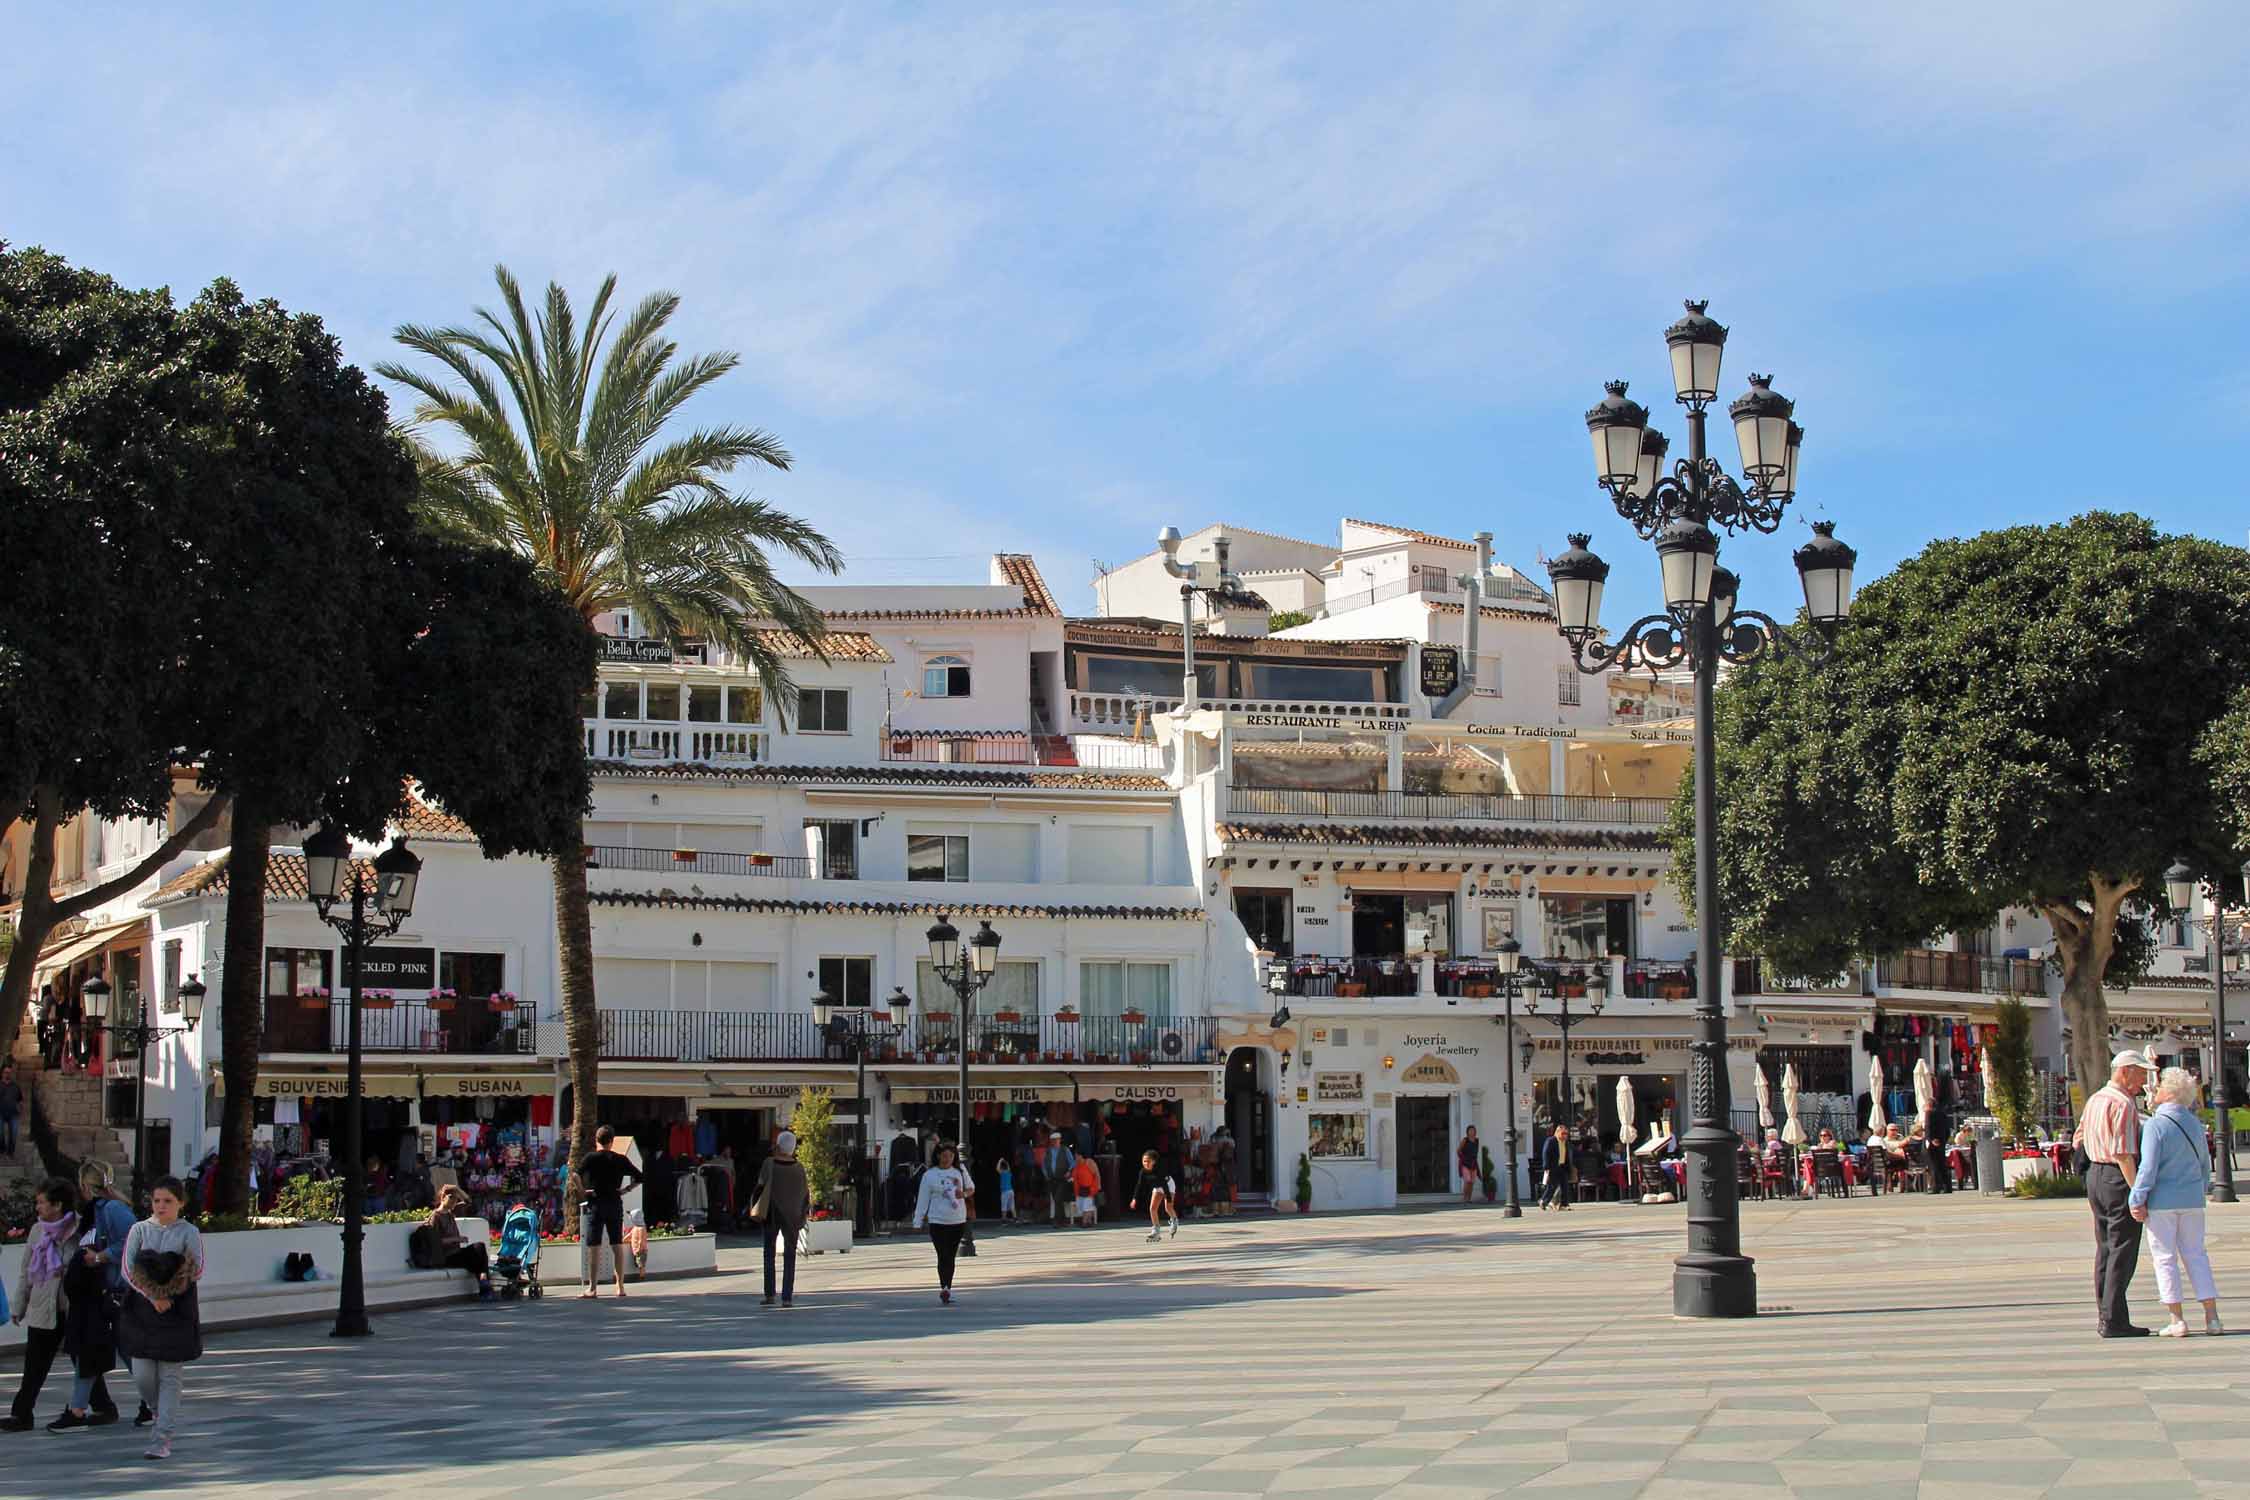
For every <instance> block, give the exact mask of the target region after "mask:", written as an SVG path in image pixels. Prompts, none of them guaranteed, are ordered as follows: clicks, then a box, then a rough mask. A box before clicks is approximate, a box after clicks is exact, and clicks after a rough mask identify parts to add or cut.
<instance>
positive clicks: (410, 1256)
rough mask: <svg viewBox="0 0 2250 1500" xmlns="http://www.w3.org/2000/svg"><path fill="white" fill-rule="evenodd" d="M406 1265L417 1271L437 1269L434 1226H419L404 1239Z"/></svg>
mask: <svg viewBox="0 0 2250 1500" xmlns="http://www.w3.org/2000/svg"><path fill="white" fill-rule="evenodd" d="M406 1263H407V1264H408V1265H410V1266H412V1267H413V1268H414V1269H415V1270H417V1271H434V1270H436V1269H437V1268H438V1238H437V1226H436V1225H434V1224H424V1225H421V1226H419V1227H418V1228H416V1229H415V1231H414V1232H413V1233H412V1234H410V1235H408V1236H407V1237H406Z"/></svg>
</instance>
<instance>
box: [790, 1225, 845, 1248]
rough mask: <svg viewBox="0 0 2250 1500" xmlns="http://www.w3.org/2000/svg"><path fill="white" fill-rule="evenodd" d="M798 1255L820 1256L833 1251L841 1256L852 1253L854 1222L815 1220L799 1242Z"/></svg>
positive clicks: (799, 1238) (807, 1226)
mask: <svg viewBox="0 0 2250 1500" xmlns="http://www.w3.org/2000/svg"><path fill="white" fill-rule="evenodd" d="M797 1250H798V1253H800V1254H803V1255H819V1254H822V1253H823V1252H825V1251H829V1250H833V1251H835V1252H836V1253H837V1254H839V1255H849V1254H851V1253H852V1221H851V1220H849V1219H814V1220H812V1221H811V1222H810V1223H808V1224H806V1225H805V1227H804V1230H803V1232H802V1233H801V1234H800V1235H799V1237H798V1240H797Z"/></svg>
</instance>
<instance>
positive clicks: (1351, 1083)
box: [1312, 1073, 1367, 1104]
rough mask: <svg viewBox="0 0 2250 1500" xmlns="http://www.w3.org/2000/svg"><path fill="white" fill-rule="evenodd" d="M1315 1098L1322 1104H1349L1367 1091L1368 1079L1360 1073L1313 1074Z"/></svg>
mask: <svg viewBox="0 0 2250 1500" xmlns="http://www.w3.org/2000/svg"><path fill="white" fill-rule="evenodd" d="M1312 1081H1313V1098H1314V1100H1315V1101H1316V1102H1317V1103H1321V1104H1348V1103H1350V1102H1351V1101H1353V1100H1355V1099H1358V1098H1361V1097H1363V1096H1364V1095H1365V1094H1366V1092H1367V1080H1366V1076H1365V1075H1364V1074H1360V1073H1315V1074H1313V1079H1312Z"/></svg>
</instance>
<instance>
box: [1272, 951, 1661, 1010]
mask: <svg viewBox="0 0 2250 1500" xmlns="http://www.w3.org/2000/svg"><path fill="white" fill-rule="evenodd" d="M1275 962H1276V963H1278V964H1279V965H1280V966H1281V967H1282V969H1283V972H1284V974H1285V976H1286V977H1285V979H1284V985H1285V988H1284V989H1283V991H1282V993H1283V994H1284V995H1287V996H1291V997H1300V998H1309V999H1322V998H1333V999H1340V1000H1363V999H1364V1000H1401V999H1412V998H1415V997H1417V996H1420V995H1422V994H1424V993H1425V992H1424V991H1423V989H1422V987H1421V984H1422V963H1421V960H1419V959H1410V958H1407V957H1405V956H1403V955H1397V956H1392V957H1383V958H1322V957H1319V956H1317V955H1305V956H1301V957H1297V958H1290V959H1279V960H1276V961H1275ZM1430 968H1431V975H1430V982H1431V984H1432V986H1433V987H1434V988H1433V989H1432V991H1430V992H1429V993H1434V994H1435V995H1437V996H1439V997H1441V998H1444V999H1456V998H1460V999H1472V1000H1480V999H1489V998H1490V997H1492V996H1494V995H1496V994H1498V993H1499V982H1500V975H1499V968H1498V966H1497V965H1495V964H1494V963H1493V961H1492V960H1491V959H1489V958H1441V959H1436V960H1434V961H1433V962H1432V963H1431V965H1430ZM1619 969H1622V971H1623V974H1622V984H1623V994H1624V996H1625V998H1627V999H1630V1000H1691V999H1693V998H1694V997H1695V970H1694V966H1693V965H1691V964H1686V963H1666V962H1660V961H1655V960H1640V959H1632V960H1627V961H1624V962H1623V963H1621V964H1620V963H1617V962H1615V961H1613V962H1610V963H1595V962H1586V963H1572V962H1567V961H1554V962H1550V961H1547V960H1542V959H1529V958H1527V959H1525V960H1524V961H1523V968H1522V971H1521V974H1520V983H1521V985H1522V989H1521V991H1520V992H1519V993H1520V994H1522V995H1531V994H1534V993H1541V994H1550V995H1551V994H1559V993H1567V994H1569V995H1571V996H1572V997H1573V998H1576V997H1579V996H1583V995H1586V994H1588V993H1590V992H1593V991H1600V992H1601V993H1603V994H1611V993H1616V986H1617V985H1618V984H1619V983H1620V978H1619V974H1618V972H1617V971H1618V970H1619Z"/></svg>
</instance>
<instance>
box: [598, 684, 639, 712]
mask: <svg viewBox="0 0 2250 1500" xmlns="http://www.w3.org/2000/svg"><path fill="white" fill-rule="evenodd" d="M640 716H641V685H640V684H639V683H637V682H605V683H603V684H602V717H603V718H605V719H637V718H639V717H640Z"/></svg>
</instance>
